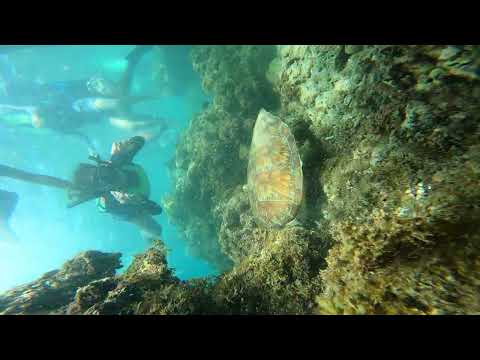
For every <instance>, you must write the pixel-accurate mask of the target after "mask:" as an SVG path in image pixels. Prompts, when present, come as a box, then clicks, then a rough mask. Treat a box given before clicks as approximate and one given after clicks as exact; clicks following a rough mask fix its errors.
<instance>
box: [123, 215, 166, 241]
mask: <svg viewBox="0 0 480 360" xmlns="http://www.w3.org/2000/svg"><path fill="white" fill-rule="evenodd" d="M130 221H131V222H132V223H134V224H135V225H137V226H138V227H139V228H140V229H141V230H142V231H143V232H145V233H146V235H147V238H149V239H151V240H162V226H161V225H160V224H159V223H157V222H156V221H155V219H154V218H153V217H152V216H151V215H141V216H137V217H135V218H133V219H131V220H130Z"/></svg>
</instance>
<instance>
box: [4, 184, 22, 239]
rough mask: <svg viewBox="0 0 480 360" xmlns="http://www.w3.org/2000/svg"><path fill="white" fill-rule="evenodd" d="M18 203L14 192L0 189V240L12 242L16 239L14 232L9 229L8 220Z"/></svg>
mask: <svg viewBox="0 0 480 360" xmlns="http://www.w3.org/2000/svg"><path fill="white" fill-rule="evenodd" d="M17 203H18V195H17V194H16V193H12V192H8V191H4V190H0V242H1V241H6V242H14V241H16V240H17V238H16V236H15V234H14V233H13V232H12V231H11V230H10V227H9V225H8V220H9V219H10V216H11V215H12V213H13V211H14V210H15V207H16V206H17Z"/></svg>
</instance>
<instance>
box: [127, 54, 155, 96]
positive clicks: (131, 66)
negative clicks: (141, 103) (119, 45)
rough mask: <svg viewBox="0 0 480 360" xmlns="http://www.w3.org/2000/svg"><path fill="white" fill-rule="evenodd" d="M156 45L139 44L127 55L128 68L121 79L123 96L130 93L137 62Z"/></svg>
mask: <svg viewBox="0 0 480 360" xmlns="http://www.w3.org/2000/svg"><path fill="white" fill-rule="evenodd" d="M153 47H154V45H137V46H135V48H134V49H133V50H132V51H131V52H130V53H129V54H128V55H127V57H126V60H127V61H128V65H127V69H126V70H125V73H124V74H123V77H122V79H121V81H120V87H121V89H120V91H121V94H122V95H123V96H127V95H129V94H130V88H131V84H132V79H133V73H134V71H135V68H136V66H137V64H138V63H139V62H140V59H141V58H142V57H143V56H144V55H145V54H146V53H148V52H149V51H151V50H152V49H153Z"/></svg>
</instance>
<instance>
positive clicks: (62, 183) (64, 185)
mask: <svg viewBox="0 0 480 360" xmlns="http://www.w3.org/2000/svg"><path fill="white" fill-rule="evenodd" d="M0 176H5V177H9V178H12V179H17V180H23V181H27V182H30V183H34V184H39V185H46V186H50V187H56V188H60V189H68V188H70V187H71V185H72V184H71V183H70V182H69V181H66V180H63V179H59V178H56V177H53V176H47V175H40V174H34V173H30V172H27V171H22V170H19V169H15V168H12V167H9V166H5V165H0Z"/></svg>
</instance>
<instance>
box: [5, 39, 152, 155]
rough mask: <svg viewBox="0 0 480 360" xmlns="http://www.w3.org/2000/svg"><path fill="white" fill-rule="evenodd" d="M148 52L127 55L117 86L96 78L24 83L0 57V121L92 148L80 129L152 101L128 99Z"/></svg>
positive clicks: (143, 49)
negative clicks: (79, 141)
mask: <svg viewBox="0 0 480 360" xmlns="http://www.w3.org/2000/svg"><path fill="white" fill-rule="evenodd" d="M150 50H151V46H137V47H135V49H134V50H132V51H131V52H130V53H129V55H128V56H127V61H128V66H127V69H126V71H125V72H124V74H123V76H122V79H121V80H120V81H119V82H118V83H114V82H110V81H108V80H107V79H105V78H103V77H99V76H94V77H92V78H90V79H88V80H74V81H57V82H52V83H46V84H39V83H36V82H33V81H25V80H22V79H19V78H18V76H16V72H15V69H14V67H13V66H12V64H11V63H10V62H9V61H8V58H6V57H5V55H0V60H1V61H0V69H1V77H2V79H3V81H2V84H3V87H2V89H3V94H0V102H2V103H4V104H0V121H1V122H2V123H4V124H6V125H8V126H16V127H25V126H27V127H33V128H48V129H51V130H54V131H57V132H60V133H63V134H66V135H73V136H77V137H80V138H81V139H82V140H84V141H85V142H86V143H87V144H88V146H89V147H92V142H91V141H90V139H89V138H88V137H87V136H86V135H85V134H83V133H82V132H80V131H79V129H80V128H81V127H83V126H84V125H86V124H88V123H95V122H100V121H102V120H104V119H105V118H107V117H108V116H116V115H119V114H121V115H122V116H123V115H124V114H127V113H129V109H130V106H131V105H132V104H135V103H137V102H140V101H144V100H148V99H151V98H152V97H150V96H129V92H130V86H131V82H132V78H133V73H134V70H135V68H136V66H137V64H138V62H139V61H140V59H141V57H142V56H143V55H144V54H145V53H146V52H148V51H150ZM2 95H3V96H2Z"/></svg>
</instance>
